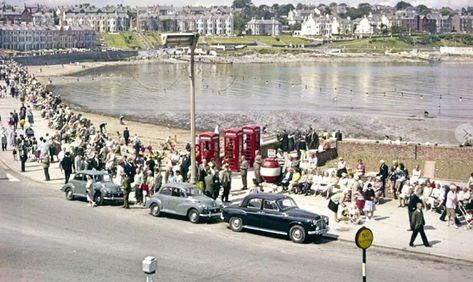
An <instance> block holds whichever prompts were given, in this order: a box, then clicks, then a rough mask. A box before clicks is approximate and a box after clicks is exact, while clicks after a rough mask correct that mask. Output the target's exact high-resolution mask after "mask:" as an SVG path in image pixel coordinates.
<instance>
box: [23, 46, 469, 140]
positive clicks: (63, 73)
mask: <svg viewBox="0 0 473 282" xmlns="http://www.w3.org/2000/svg"><path fill="white" fill-rule="evenodd" d="M262 57H264V58H268V56H262ZM269 57H273V56H272V55H271V56H269ZM325 58H326V59H328V57H325ZM358 59H359V58H357V60H358ZM292 62H293V63H299V62H298V61H292ZM319 62H321V63H325V62H333V61H319ZM349 62H357V61H349ZM463 62H465V63H470V62H469V61H463ZM155 63H163V64H173V63H178V64H181V63H188V62H187V61H184V60H177V59H162V58H161V59H149V60H135V61H117V62H84V63H75V64H67V65H46V66H30V67H28V70H29V71H30V72H31V73H32V74H33V75H34V76H35V77H36V79H37V80H38V81H39V82H40V83H42V84H43V85H48V84H49V79H51V80H52V84H51V85H52V86H55V85H60V84H61V81H58V78H59V79H60V78H62V81H66V82H70V80H73V79H74V80H75V79H76V78H75V77H73V76H76V75H80V74H81V73H82V72H91V73H93V72H94V70H99V69H100V68H104V67H113V66H121V65H146V64H155ZM253 63H254V61H253ZM269 63H285V62H284V60H281V61H278V62H269ZM368 63H370V62H368ZM380 63H381V62H380ZM399 63H403V62H399ZM404 63H427V62H425V61H422V60H416V61H410V62H404ZM471 63H473V61H471ZM40 70H41V72H40ZM94 75H95V74H94ZM53 92H54V90H53ZM56 94H58V93H56ZM64 102H65V103H66V104H67V105H68V106H70V107H71V108H73V109H74V111H76V112H79V113H82V114H83V115H86V116H87V115H93V116H94V119H93V121H94V123H96V124H100V123H102V122H104V121H103V119H104V117H105V119H106V120H107V121H105V122H107V123H108V124H110V123H112V124H118V119H119V116H121V115H123V116H125V120H126V121H127V124H128V123H130V122H133V123H134V127H135V126H136V127H137V130H136V132H145V130H142V129H141V128H142V127H145V128H148V129H152V130H150V131H156V132H161V133H164V134H166V135H165V136H166V137H167V136H174V135H176V136H177V137H178V138H177V139H178V141H182V140H190V136H188V135H189V133H188V131H189V126H188V125H189V124H188V122H187V119H186V118H183V116H180V117H179V114H174V115H171V118H176V117H178V118H177V120H175V121H174V122H170V121H171V120H172V119H171V120H170V119H169V118H166V117H164V119H161V120H149V119H146V118H143V117H139V116H136V115H135V116H126V114H121V113H120V114H118V113H117V114H111V113H103V112H100V111H94V110H90V109H87V108H86V107H84V106H83V105H80V104H75V103H71V102H70V101H67V99H65V101H64ZM104 106H106V105H104ZM187 114H188V113H187V112H186V113H184V116H187ZM222 114H224V115H228V114H229V115H236V113H222ZM378 118H383V117H378ZM384 118H385V117H384ZM405 119H406V120H409V118H408V117H406V118H405ZM203 121H204V122H205V121H206V120H203ZM327 122H328V121H327ZM434 122H435V126H436V128H437V129H438V130H437V131H438V133H439V134H440V133H442V134H446V130H447V129H448V128H449V127H450V126H449V125H448V122H449V121H434ZM171 124H172V125H171ZM224 126H226V125H224ZM300 126H302V125H300ZM300 126H299V127H300ZM419 126H421V127H423V126H422V124H421V125H419ZM210 127H211V126H210ZM210 127H209V126H207V128H204V129H205V130H207V129H210ZM118 129H119V130H123V129H124V127H118ZM112 130H113V131H111V130H110V132H114V131H115V128H113V129H112ZM130 130H131V128H130ZM205 130H203V128H201V129H200V130H198V132H202V131H205ZM399 130H400V129H399ZM368 133H369V134H368ZM375 133H376V132H375V131H373V130H371V131H369V132H367V135H362V136H357V134H355V133H352V134H347V135H346V137H347V138H351V139H356V140H358V139H360V140H363V139H368V140H381V139H380V138H381V137H382V136H381V135H379V136H377V135H376V134H375ZM411 133H412V132H411ZM373 134H374V135H373ZM396 134H397V133H396ZM160 135H162V134H160ZM414 135H415V137H419V136H417V135H416V134H414ZM383 136H384V135H383ZM401 136H402V134H401ZM146 139H149V140H152V139H153V138H151V136H149V137H148V138H146ZM417 139H418V138H414V139H412V140H411V139H408V141H410V142H414V143H425V142H423V141H422V138H421V139H419V140H417ZM442 140H443V139H442V138H441V139H439V140H438V141H433V142H430V141H429V143H432V144H439V145H446V146H452V145H457V144H456V143H452V142H453V141H454V140H453V139H452V140H448V141H447V140H443V141H442ZM178 143H181V142H178ZM180 145H185V143H184V144H180Z"/></svg>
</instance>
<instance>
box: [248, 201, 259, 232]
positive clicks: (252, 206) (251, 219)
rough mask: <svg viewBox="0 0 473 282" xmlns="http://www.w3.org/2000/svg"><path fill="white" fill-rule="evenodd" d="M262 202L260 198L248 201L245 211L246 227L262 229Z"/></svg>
mask: <svg viewBox="0 0 473 282" xmlns="http://www.w3.org/2000/svg"><path fill="white" fill-rule="evenodd" d="M261 202H262V200H261V199H260V198H253V199H250V200H248V202H247V204H246V207H245V211H246V219H245V225H246V226H253V227H258V228H260V227H261V226H260V219H261Z"/></svg>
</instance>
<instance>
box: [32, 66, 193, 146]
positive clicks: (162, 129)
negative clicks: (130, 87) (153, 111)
mask: <svg viewBox="0 0 473 282" xmlns="http://www.w3.org/2000/svg"><path fill="white" fill-rule="evenodd" d="M132 63H133V62H132ZM136 63H143V62H141V61H138V62H136ZM119 64H130V62H93V63H80V64H79V63H77V64H67V65H48V66H30V67H28V70H29V72H30V73H31V74H33V75H34V76H35V77H36V78H37V80H38V81H39V82H41V83H42V84H43V85H48V80H49V79H50V78H51V79H53V78H54V77H61V76H66V75H69V74H72V73H75V72H79V71H82V70H85V69H90V68H96V67H99V66H107V65H119ZM65 104H67V103H65ZM68 105H69V106H70V107H71V108H72V109H73V111H74V112H76V113H81V114H82V115H83V116H85V117H87V118H88V119H90V120H91V121H92V122H93V123H94V125H95V126H96V127H97V128H98V126H99V125H100V124H101V123H107V126H106V131H107V133H108V134H109V136H111V137H112V138H113V139H115V140H118V139H117V137H118V136H117V132H119V133H120V134H122V133H123V130H124V129H125V127H128V129H129V131H130V135H131V136H134V135H135V134H137V135H138V137H139V138H140V140H141V141H142V142H143V144H144V145H145V146H147V145H151V146H153V148H160V144H161V143H163V142H164V141H165V140H166V138H167V137H168V136H171V138H175V140H177V148H178V149H179V150H183V149H184V147H185V145H186V144H187V143H190V140H191V138H190V131H189V130H184V129H176V128H170V127H166V126H160V125H156V124H151V123H145V122H140V121H135V120H130V119H127V117H126V116H125V119H124V120H125V125H121V124H120V121H119V117H114V116H107V115H101V114H94V113H90V112H86V111H84V110H82V109H81V108H80V106H79V105H70V104H68Z"/></svg>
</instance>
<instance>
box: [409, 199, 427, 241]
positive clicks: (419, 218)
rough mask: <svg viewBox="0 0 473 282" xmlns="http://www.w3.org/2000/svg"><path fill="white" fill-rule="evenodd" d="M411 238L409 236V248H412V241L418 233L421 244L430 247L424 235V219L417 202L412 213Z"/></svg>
mask: <svg viewBox="0 0 473 282" xmlns="http://www.w3.org/2000/svg"><path fill="white" fill-rule="evenodd" d="M411 221H412V236H411V241H410V242H409V246H411V247H414V241H415V240H416V238H417V234H419V233H420V237H421V238H422V242H423V243H424V246H426V247H428V248H429V247H431V245H430V244H429V240H427V236H426V235H425V232H424V226H425V219H424V213H423V212H422V203H421V202H418V203H417V204H416V210H415V211H414V212H413V213H412V220H411Z"/></svg>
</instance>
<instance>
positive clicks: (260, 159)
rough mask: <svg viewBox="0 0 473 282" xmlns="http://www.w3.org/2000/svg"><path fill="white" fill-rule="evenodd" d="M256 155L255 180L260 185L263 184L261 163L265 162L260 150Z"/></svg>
mask: <svg viewBox="0 0 473 282" xmlns="http://www.w3.org/2000/svg"><path fill="white" fill-rule="evenodd" d="M255 155H256V156H255V163H254V164H253V166H254V168H255V179H256V182H258V184H259V183H262V182H263V178H262V177H261V163H262V162H263V157H262V156H261V154H260V152H259V151H258V150H257V151H256V152H255Z"/></svg>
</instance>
